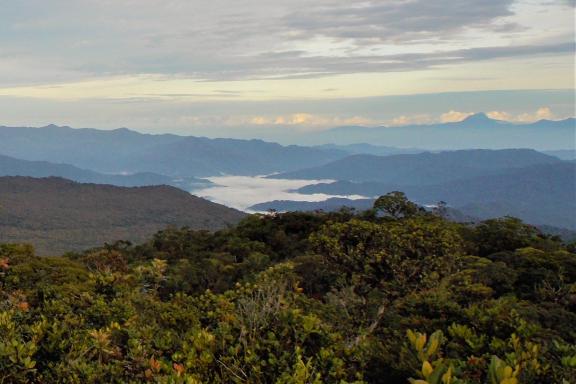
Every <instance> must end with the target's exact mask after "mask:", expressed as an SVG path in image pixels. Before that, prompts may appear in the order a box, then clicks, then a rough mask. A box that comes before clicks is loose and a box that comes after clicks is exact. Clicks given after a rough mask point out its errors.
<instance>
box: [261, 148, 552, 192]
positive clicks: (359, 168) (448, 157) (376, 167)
mask: <svg viewBox="0 0 576 384" xmlns="http://www.w3.org/2000/svg"><path fill="white" fill-rule="evenodd" d="M559 162H561V160H559V159H558V158H556V157H553V156H549V155H546V154H543V153H540V152H537V151H534V150H530V149H504V150H480V149H478V150H461V151H448V152H440V153H428V152H427V153H421V154H415V155H394V156H373V155H353V156H349V157H346V158H344V159H339V160H336V161H334V162H332V163H329V164H326V165H323V166H320V167H314V168H308V169H303V170H299V171H294V172H287V173H281V174H278V175H274V176H271V177H272V178H279V179H306V180H308V179H310V180H318V179H332V180H347V181H357V182H359V181H376V182H379V183H384V184H394V185H428V184H438V183H443V182H447V181H453V180H459V179H469V178H472V177H477V176H483V175H490V174H497V173H500V172H502V170H503V169H507V168H518V167H526V166H529V165H534V164H554V163H559Z"/></svg>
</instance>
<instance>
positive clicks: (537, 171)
mask: <svg viewBox="0 0 576 384" xmlns="http://www.w3.org/2000/svg"><path fill="white" fill-rule="evenodd" d="M392 191H402V192H404V193H406V195H407V196H408V198H409V199H411V200H413V201H415V202H418V203H420V204H422V205H433V204H436V203H437V202H439V201H445V202H447V203H448V204H449V206H450V207H453V208H454V209H456V210H458V211H460V212H462V213H463V214H465V215H468V216H471V217H476V218H480V219H485V218H490V217H499V216H506V215H508V216H515V217H519V218H522V219H523V220H525V221H526V222H528V223H531V224H535V225H548V226H554V227H559V228H568V229H571V230H576V164H574V163H572V162H562V161H557V162H552V163H542V164H534V165H529V166H526V167H521V168H509V169H502V170H501V171H500V172H499V173H496V174H489V175H481V176H477V177H462V178H461V179H459V180H450V181H445V182H439V183H436V184H420V185H415V184H412V185H408V184H404V185H399V184H386V183H382V182H374V181H372V182H361V183H354V182H351V181H337V182H334V183H329V184H326V183H322V184H316V185H310V186H306V187H303V188H300V189H299V190H298V192H299V193H304V194H316V193H324V194H329V195H343V196H346V195H363V196H367V197H368V199H360V200H349V199H345V198H332V199H328V200H326V201H322V202H318V203H312V202H306V203H302V202H287V201H271V202H267V203H262V204H257V205H255V206H252V207H251V209H253V210H255V211H265V210H268V209H276V210H278V211H286V210H316V209H323V210H335V209H338V208H340V207H342V206H350V207H355V208H358V209H366V208H367V207H369V206H371V204H372V202H373V201H374V199H375V198H376V197H377V196H380V195H384V194H386V193H388V192H392Z"/></svg>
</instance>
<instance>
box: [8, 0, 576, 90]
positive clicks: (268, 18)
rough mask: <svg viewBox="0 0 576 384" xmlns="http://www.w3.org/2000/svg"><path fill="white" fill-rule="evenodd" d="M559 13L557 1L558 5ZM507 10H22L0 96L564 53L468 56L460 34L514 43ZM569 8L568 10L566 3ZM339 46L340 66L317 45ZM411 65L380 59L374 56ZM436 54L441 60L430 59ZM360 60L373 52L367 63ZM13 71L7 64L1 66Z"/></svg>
mask: <svg viewBox="0 0 576 384" xmlns="http://www.w3.org/2000/svg"><path fill="white" fill-rule="evenodd" d="M557 1H558V2H560V1H564V2H566V1H565V0H557ZM512 3H513V0H459V1H453V0H452V1H449V0H378V1H376V0H374V1H366V2H351V1H350V0H315V1H314V2H311V1H309V0H285V1H281V0H278V1H269V0H235V1H233V0H213V1H210V2H200V1H189V0H171V1H160V0H138V1H136V0H76V1H70V0H52V1H50V2H47V1H45V0H20V1H17V2H7V4H5V5H3V9H2V12H0V86H9V85H22V84H42V83H45V84H50V83H57V82H65V81H67V80H68V81H76V80H79V79H82V78H95V77H100V76H109V75H135V74H161V75H163V76H168V77H170V76H180V77H193V78H197V79H203V80H206V81H218V80H240V79H263V78H271V77H273V78H285V79H289V78H311V77H318V76H326V75H330V74H340V73H359V72H386V71H407V70H415V69H421V68H428V67H430V66H433V65H439V64H446V63H456V62H464V61H474V60H488V59H490V58H499V57H511V56H518V55H538V54H557V53H564V52H566V51H569V50H570V47H568V46H567V45H566V44H563V43H562V42H558V41H556V42H555V43H551V44H550V45H542V44H539V45H534V46H530V45H523V46H510V47H505V48H500V47H488V48H474V49H469V50H463V49H460V50H455V49H454V47H452V48H450V49H448V48H447V47H445V46H443V45H442V44H443V43H444V42H455V43H456V44H454V46H466V44H467V41H466V39H465V37H463V36H462V32H463V31H466V30H467V29H470V28H481V29H482V30H484V31H486V33H495V34H497V35H499V36H502V37H506V36H508V35H509V34H510V33H522V29H521V27H519V26H517V25H516V24H514V23H513V22H511V21H510V20H508V19H506V18H507V17H508V16H511V15H512V13H513V11H512V9H513V8H511V5H512ZM568 3H570V4H571V3H572V1H568ZM317 37H324V38H326V39H329V40H333V41H340V42H343V41H346V42H348V45H346V46H343V47H342V48H340V50H341V55H340V56H343V57H340V56H339V57H334V56H330V55H328V54H326V53H325V52H323V51H322V50H320V51H318V52H315V51H314V48H313V47H312V48H310V45H312V46H313V45H314V39H315V38H317ZM420 42H426V43H427V44H430V49H429V50H428V51H427V52H425V53H417V54H404V55H398V54H391V55H380V54H378V52H379V48H380V47H381V46H382V45H387V46H400V47H410V45H412V44H414V43H420ZM440 50H445V51H446V52H442V53H437V51H440ZM367 52H374V53H375V54H374V55H372V56H370V55H366V53H367ZM6 60H10V61H11V63H12V64H11V65H10V66H8V67H3V66H2V61H6Z"/></svg>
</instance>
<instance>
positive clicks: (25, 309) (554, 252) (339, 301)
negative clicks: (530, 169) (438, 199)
mask: <svg viewBox="0 0 576 384" xmlns="http://www.w3.org/2000/svg"><path fill="white" fill-rule="evenodd" d="M443 214H444V212H442V210H441V209H440V210H437V211H436V212H434V213H428V212H426V211H424V210H422V209H421V208H420V207H418V206H416V205H415V204H412V203H410V202H409V201H407V200H405V198H404V197H403V195H402V194H399V193H393V194H390V195H387V196H384V197H382V198H380V199H378V200H377V202H376V203H375V208H374V209H373V210H371V211H367V212H353V211H340V212H336V213H320V212H316V213H286V214H277V213H271V214H269V215H253V216H250V217H247V218H245V219H244V220H243V221H242V222H241V223H240V224H238V225H237V226H235V227H233V228H229V229H226V230H222V231H219V232H215V233H209V232H206V231H194V230H190V229H186V228H184V229H176V228H173V229H167V230H164V231H162V232H159V233H157V234H156V235H154V237H153V238H152V239H151V240H150V241H148V242H146V243H145V244H142V245H132V244H130V243H127V242H119V243H115V244H109V245H106V246H104V247H101V248H97V249H92V250H89V251H86V252H82V253H71V254H67V255H65V256H62V257H49V258H40V257H36V256H34V251H33V249H32V248H31V247H30V246H26V245H0V382H3V383H9V382H10V383H13V382H33V383H51V382H69V383H115V382H118V383H130V382H133V383H138V382H158V383H293V384H304V383H314V384H318V383H407V382H409V381H410V382H412V383H417V384H425V383H430V384H436V383H443V384H456V383H491V384H497V383H498V384H511V383H570V382H574V381H573V380H574V377H576V344H575V343H576V331H575V328H574V326H573V325H574V324H575V323H576V254H575V253H574V251H575V249H574V247H573V246H571V245H566V244H562V243H561V242H560V240H559V239H557V238H552V237H549V236H544V235H542V234H541V233H539V232H538V231H537V230H536V229H534V228H533V227H530V226H527V225H525V224H523V223H522V222H520V221H519V220H516V219H513V218H502V219H494V220H488V221H485V222H483V223H480V224H476V225H474V226H472V225H464V224H455V223H452V222H449V221H447V220H445V219H443Z"/></svg>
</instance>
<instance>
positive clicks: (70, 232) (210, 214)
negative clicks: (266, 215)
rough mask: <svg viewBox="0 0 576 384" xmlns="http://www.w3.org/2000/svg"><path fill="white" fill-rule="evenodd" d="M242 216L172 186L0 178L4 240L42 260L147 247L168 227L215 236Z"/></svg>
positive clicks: (1, 223) (0, 234)
mask: <svg viewBox="0 0 576 384" xmlns="http://www.w3.org/2000/svg"><path fill="white" fill-rule="evenodd" d="M244 216H245V214H244V213H242V212H240V211H237V210H235V209H231V208H228V207H225V206H223V205H220V204H216V203H212V202H210V201H208V200H205V199H201V198H199V197H196V196H193V195H191V194H190V193H187V192H184V191H183V190H181V189H178V188H174V187H169V186H165V185H164V186H161V185H159V186H147V187H135V188H125V187H116V186H112V185H100V184H80V183H75V182H72V181H70V180H66V179H61V178H57V177H49V178H41V179H36V178H32V177H20V176H16V177H0V236H1V237H0V239H2V241H4V242H11V243H29V244H32V245H34V247H35V249H36V252H37V254H39V255H42V256H53V255H59V254H62V253H63V252H66V251H70V250H84V249H87V248H91V247H95V246H99V245H101V244H104V243H105V242H113V241H116V240H118V239H124V240H130V241H133V242H143V241H145V240H147V239H148V238H149V237H150V236H152V235H153V234H154V233H156V232H157V231H159V230H161V229H163V228H166V227H167V226H188V227H190V228H194V229H210V230H217V229H222V228H225V227H227V226H228V225H230V224H235V223H237V222H238V221H240V220H241V219H242V218H243V217H244Z"/></svg>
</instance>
